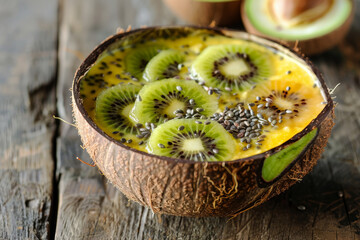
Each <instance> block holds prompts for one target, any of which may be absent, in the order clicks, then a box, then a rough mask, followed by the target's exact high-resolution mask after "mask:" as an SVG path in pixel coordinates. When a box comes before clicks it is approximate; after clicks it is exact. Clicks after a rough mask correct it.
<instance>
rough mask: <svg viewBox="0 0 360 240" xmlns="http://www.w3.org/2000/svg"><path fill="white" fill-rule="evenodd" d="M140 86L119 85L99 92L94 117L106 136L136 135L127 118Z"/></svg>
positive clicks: (131, 123)
mask: <svg viewBox="0 0 360 240" xmlns="http://www.w3.org/2000/svg"><path fill="white" fill-rule="evenodd" d="M140 89H141V86H137V85H133V84H128V85H124V84H119V85H116V86H113V87H111V88H108V89H106V90H104V91H103V92H101V93H100V94H99V96H98V97H97V99H96V108H95V116H96V119H97V120H98V122H99V125H101V127H102V128H103V129H104V131H105V132H106V133H108V134H110V133H112V134H136V132H137V129H136V126H135V124H134V122H133V121H132V120H131V119H130V118H129V114H130V111H131V110H132V108H133V105H134V102H135V99H136V96H137V94H138V92H139V91H140Z"/></svg>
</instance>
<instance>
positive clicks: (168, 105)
mask: <svg viewBox="0 0 360 240" xmlns="http://www.w3.org/2000/svg"><path fill="white" fill-rule="evenodd" d="M217 107H218V102H217V99H216V97H215V96H214V95H209V94H208V93H207V92H206V91H205V90H204V89H203V88H202V87H201V86H200V85H199V84H197V83H196V82H194V81H192V80H183V79H174V78H170V79H163V80H160V81H155V82H152V83H149V84H147V85H145V86H144V87H143V88H142V89H141V91H140V92H139V97H138V98H137V100H136V102H135V106H134V109H133V111H132V113H131V116H132V117H133V118H134V120H135V121H137V122H140V123H142V124H144V123H146V122H152V123H162V122H164V121H166V120H169V119H172V118H185V117H187V118H189V117H193V118H204V117H208V116H211V115H212V114H213V113H214V112H215V111H216V110H217Z"/></svg>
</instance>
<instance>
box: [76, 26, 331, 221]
mask: <svg viewBox="0 0 360 240" xmlns="http://www.w3.org/2000/svg"><path fill="white" fill-rule="evenodd" d="M197 29H207V30H209V31H214V32H216V33H217V34H223V35H226V36H230V37H234V38H240V39H246V40H250V41H254V42H257V43H259V44H262V45H265V46H267V47H269V48H272V49H273V50H276V51H281V52H283V53H284V54H286V55H288V56H289V57H291V58H295V59H297V60H298V61H300V62H301V63H303V64H304V66H306V68H307V69H308V70H309V71H312V72H314V73H315V74H316V76H317V77H318V79H319V82H320V86H319V87H320V88H321V89H322V91H323V94H324V96H325V98H326V101H327V104H326V105H325V107H324V109H323V110H322V112H321V113H320V114H319V115H318V116H317V117H316V118H315V119H314V120H313V121H312V122H311V123H310V124H309V125H308V126H307V127H306V128H305V129H303V130H302V131H301V132H299V133H298V134H296V135H295V136H293V137H292V138H291V139H290V140H288V141H287V142H285V143H284V144H281V145H280V146H277V147H275V148H273V149H271V150H269V151H266V152H264V153H262V154H258V155H255V156H252V157H247V158H243V159H237V160H234V161H226V162H194V161H189V160H181V159H175V158H169V157H160V156H156V155H153V154H149V153H145V152H141V151H138V150H135V149H132V148H130V147H128V146H125V145H123V144H121V143H120V142H118V141H115V140H114V139H112V138H111V137H109V136H108V135H106V134H105V133H104V132H103V131H102V130H101V129H100V128H99V127H98V126H97V125H96V124H95V123H94V121H93V120H92V119H91V118H90V117H89V115H88V113H87V112H86V111H85V108H84V105H83V102H82V100H81V97H80V81H81V79H82V77H83V76H84V75H85V74H86V73H87V71H88V70H89V69H90V68H91V66H92V65H93V64H94V63H95V62H96V60H97V59H98V58H99V57H101V55H102V53H105V52H106V51H107V50H109V49H112V48H115V47H116V46H118V44H119V43H124V42H127V43H136V42H137V41H142V40H143V39H146V38H147V37H150V38H151V37H154V36H157V37H160V36H164V34H166V35H169V34H170V35H174V34H177V33H179V34H186V33H187V32H192V31H195V30H197ZM72 107H73V112H74V118H75V122H76V126H77V128H78V132H79V134H80V136H81V139H82V142H83V145H84V146H85V147H86V150H87V151H88V153H89V155H90V156H91V158H92V159H93V161H94V162H95V164H96V166H97V167H98V168H99V169H100V170H101V172H102V173H103V174H104V175H105V176H106V177H107V179H108V180H109V181H110V182H111V183H112V184H114V185H115V186H116V187H117V188H118V189H119V190H120V191H121V192H123V193H124V194H125V195H126V196H127V197H128V198H129V199H131V200H134V201H136V202H138V203H140V204H142V205H144V206H148V207H150V208H151V209H152V210H153V211H154V213H160V214H171V215H178V216H195V217H204V216H234V215H236V214H239V213H241V212H243V211H246V210H248V209H250V208H252V207H255V206H258V205H260V204H261V203H263V202H265V201H266V200H268V199H270V198H271V197H273V196H275V195H278V194H280V193H281V192H283V191H285V190H287V189H288V188H289V187H290V186H291V185H293V184H294V183H296V182H298V181H299V180H300V179H302V178H303V177H304V176H305V175H306V174H307V173H308V172H309V171H310V170H311V169H312V168H313V166H314V165H315V164H316V161H317V160H318V159H319V158H320V155H321V153H322V151H323V150H324V147H325V145H326V143H327V140H328V138H329V136H330V133H331V129H332V127H333V125H334V122H333V118H334V111H333V110H334V104H333V101H332V99H331V96H330V94H329V92H328V90H327V87H326V85H325V82H324V80H323V78H322V76H321V74H320V73H319V71H318V70H317V69H316V68H314V67H313V65H312V64H311V63H310V62H309V61H308V60H306V59H303V58H302V57H301V56H299V55H298V54H297V53H294V52H293V51H292V50H290V49H288V48H286V47H284V46H282V45H280V44H277V43H275V42H272V41H269V40H265V39H262V38H259V37H256V36H253V35H250V34H248V33H244V32H240V31H229V30H225V29H219V28H216V29H214V28H197V27H152V28H143V29H137V30H133V31H130V32H125V33H121V34H116V35H114V36H111V37H109V38H108V39H106V40H105V41H104V42H102V43H101V44H100V45H99V46H98V47H97V48H96V49H95V50H94V51H93V52H92V53H91V54H90V55H89V56H88V57H87V58H86V59H85V61H84V62H83V63H82V64H81V66H80V67H79V68H78V70H77V72H76V74H75V77H74V80H73V87H72Z"/></svg>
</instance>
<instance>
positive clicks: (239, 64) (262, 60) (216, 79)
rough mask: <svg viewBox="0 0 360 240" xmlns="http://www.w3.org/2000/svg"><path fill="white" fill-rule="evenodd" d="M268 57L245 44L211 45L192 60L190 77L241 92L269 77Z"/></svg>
mask: <svg viewBox="0 0 360 240" xmlns="http://www.w3.org/2000/svg"><path fill="white" fill-rule="evenodd" d="M268 54H269V53H266V52H260V51H257V50H254V49H252V48H251V47H248V46H247V45H230V44H229V45H216V46H210V47H207V48H206V49H205V50H204V51H203V52H202V53H201V54H200V55H199V56H198V57H197V59H196V60H195V61H194V63H193V66H192V74H193V75H194V77H195V78H198V79H199V80H202V81H204V82H205V83H206V84H207V85H209V86H212V87H216V88H219V89H221V90H231V89H236V90H239V91H242V90H245V89H248V88H250V87H251V86H252V85H254V84H256V83H257V82H260V81H263V80H265V79H266V77H268V76H269V75H270V74H271V63H270V61H269V60H268ZM209 66H212V67H209Z"/></svg>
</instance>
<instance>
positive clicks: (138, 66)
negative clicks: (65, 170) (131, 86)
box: [125, 46, 163, 80]
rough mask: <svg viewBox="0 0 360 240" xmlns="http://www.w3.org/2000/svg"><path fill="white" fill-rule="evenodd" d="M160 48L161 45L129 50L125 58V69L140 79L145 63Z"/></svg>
mask: <svg viewBox="0 0 360 240" xmlns="http://www.w3.org/2000/svg"><path fill="white" fill-rule="evenodd" d="M162 48H163V47H161V46H147V47H140V48H135V49H133V50H131V51H130V52H129V54H128V55H127V57H126V58H125V66H126V71H127V72H128V73H129V74H130V75H131V76H133V77H135V78H137V79H138V80H142V76H143V73H144V70H145V67H146V65H147V64H148V62H149V61H150V60H151V59H152V58H153V57H154V56H155V55H157V54H158V53H159V52H160V51H161V49H162Z"/></svg>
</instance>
